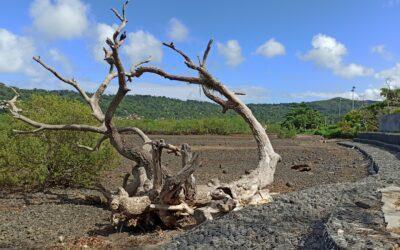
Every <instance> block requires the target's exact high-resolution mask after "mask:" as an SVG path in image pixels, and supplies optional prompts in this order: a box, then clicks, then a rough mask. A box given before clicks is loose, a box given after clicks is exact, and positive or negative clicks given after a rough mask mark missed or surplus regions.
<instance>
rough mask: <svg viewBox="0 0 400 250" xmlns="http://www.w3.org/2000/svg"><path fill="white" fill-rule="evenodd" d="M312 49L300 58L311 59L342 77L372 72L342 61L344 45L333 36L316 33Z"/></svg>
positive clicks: (365, 74)
mask: <svg viewBox="0 0 400 250" xmlns="http://www.w3.org/2000/svg"><path fill="white" fill-rule="evenodd" d="M311 45H312V47H313V48H312V49H311V50H310V51H308V52H307V53H306V54H305V55H302V59H304V60H308V61H313V62H314V63H315V64H317V65H319V66H321V67H325V68H328V69H331V70H333V73H334V74H336V75H339V76H341V77H344V78H353V77H359V76H368V75H371V74H373V72H374V71H373V69H370V68H365V67H364V66H362V65H359V64H355V63H350V64H345V63H343V57H344V56H345V55H346V54H347V49H346V47H345V46H344V45H343V44H342V43H340V42H338V41H336V39H335V38H333V37H330V36H327V35H323V34H318V35H316V36H314V37H313V39H312V42H311Z"/></svg>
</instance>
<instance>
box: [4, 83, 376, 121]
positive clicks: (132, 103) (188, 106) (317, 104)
mask: <svg viewBox="0 0 400 250" xmlns="http://www.w3.org/2000/svg"><path fill="white" fill-rule="evenodd" d="M18 92H19V93H20V94H21V98H22V99H24V98H27V97H29V96H30V95H31V94H33V93H42V94H44V93H52V94H56V95H60V96H65V97H69V98H74V99H80V97H79V95H78V94H77V93H76V92H73V91H69V90H54V91H46V90H40V89H33V90H27V89H18ZM12 96H13V92H12V91H11V90H10V89H9V88H8V87H6V86H5V85H4V84H1V85H0V100H4V99H9V98H11V97H12ZM112 97H113V96H112V95H105V96H104V97H103V101H102V106H107V105H108V103H109V102H110V101H111V100H112ZM371 103H372V102H371V101H366V102H364V103H362V102H360V101H356V102H355V107H356V108H359V107H361V106H362V105H369V104H371ZM306 104H307V105H308V106H309V107H310V108H312V109H316V110H318V111H320V112H321V113H322V114H323V115H324V116H326V117H327V122H334V121H337V120H338V118H339V104H340V105H341V115H344V114H346V113H347V112H349V111H350V110H351V108H352V101H351V100H349V99H343V98H341V101H340V99H339V98H333V99H330V100H323V101H314V102H307V103H306ZM293 105H295V103H280V104H249V105H248V106H249V108H250V109H251V110H252V111H253V112H254V114H255V116H256V117H257V118H258V119H259V120H260V121H262V122H281V121H282V120H283V117H284V116H285V115H286V113H287V112H288V111H289V110H290V108H291V107H292V106H293ZM132 114H135V115H138V116H140V117H142V118H144V119H197V118H207V117H216V116H222V115H223V114H221V108H220V106H218V105H215V104H213V103H210V102H203V101H193V100H187V101H182V100H178V99H173V98H168V97H156V96H148V95H128V96H126V98H125V99H124V101H123V102H122V103H121V105H120V106H119V107H118V110H117V116H119V117H127V116H129V115H132ZM225 115H231V116H233V115H235V114H234V113H233V112H228V114H225Z"/></svg>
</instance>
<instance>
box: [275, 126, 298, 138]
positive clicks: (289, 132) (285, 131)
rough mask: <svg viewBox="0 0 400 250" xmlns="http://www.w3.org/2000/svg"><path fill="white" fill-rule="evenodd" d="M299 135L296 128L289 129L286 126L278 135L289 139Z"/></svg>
mask: <svg viewBox="0 0 400 250" xmlns="http://www.w3.org/2000/svg"><path fill="white" fill-rule="evenodd" d="M296 135H297V131H296V130H295V129H288V128H285V127H282V128H281V130H279V132H278V134H277V136H278V138H280V139H284V138H286V139H288V138H290V139H291V138H295V137H296Z"/></svg>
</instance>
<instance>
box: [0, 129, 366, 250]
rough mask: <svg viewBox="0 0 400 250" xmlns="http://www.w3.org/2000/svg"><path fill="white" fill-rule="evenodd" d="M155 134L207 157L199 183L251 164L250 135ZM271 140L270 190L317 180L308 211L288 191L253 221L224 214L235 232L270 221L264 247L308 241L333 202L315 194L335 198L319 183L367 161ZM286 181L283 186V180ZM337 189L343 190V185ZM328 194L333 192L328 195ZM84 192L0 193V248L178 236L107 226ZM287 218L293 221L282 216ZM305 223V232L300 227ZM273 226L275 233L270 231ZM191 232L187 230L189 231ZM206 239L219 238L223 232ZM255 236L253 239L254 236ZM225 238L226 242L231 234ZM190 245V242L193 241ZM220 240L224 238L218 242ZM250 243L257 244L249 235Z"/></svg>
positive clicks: (114, 244) (115, 177)
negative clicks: (275, 156)
mask: <svg viewBox="0 0 400 250" xmlns="http://www.w3.org/2000/svg"><path fill="white" fill-rule="evenodd" d="M161 137H163V138H164V139H166V141H167V142H169V143H174V144H180V143H183V142H188V143H189V144H190V145H192V147H193V150H194V151H199V152H201V154H202V158H203V159H206V160H207V161H205V162H204V166H203V167H202V168H201V169H199V171H196V176H197V179H198V180H199V182H200V183H205V182H206V181H208V180H209V179H211V178H214V177H216V176H217V177H219V178H220V179H222V180H223V181H228V180H232V179H235V178H238V177H239V176H240V175H242V174H243V173H244V171H245V170H246V169H249V168H250V167H251V166H254V165H253V163H254V162H253V161H254V158H255V146H254V141H253V139H252V138H251V137H250V136H152V138H161ZM128 139H130V138H128ZM128 141H129V140H128ZM272 143H273V145H274V147H275V148H276V150H277V152H278V153H279V154H281V155H282V157H283V161H282V162H281V163H279V165H278V167H277V171H276V175H275V183H274V185H273V186H272V187H271V190H272V191H276V192H289V191H299V190H303V189H307V188H310V187H313V186H317V185H321V184H322V185H323V187H319V188H317V189H315V190H312V189H310V190H311V191H306V193H309V195H308V196H307V197H308V198H307V199H309V200H310V207H309V210H307V209H308V208H307V209H305V208H301V209H300V210H299V208H300V207H301V206H302V204H303V203H304V202H302V199H304V197H302V196H301V193H302V192H293V193H287V194H285V195H282V197H283V198H280V197H281V196H279V197H276V199H277V200H279V199H283V200H282V203H280V202H278V203H276V204H275V203H272V204H270V205H268V206H265V207H257V208H256V209H257V210H258V211H259V212H257V214H264V211H265V213H266V214H265V216H264V215H263V216H262V219H256V218H257V216H254V214H252V209H254V208H246V209H244V210H243V211H242V212H241V213H242V215H238V214H236V213H233V214H232V215H228V216H239V217H237V218H236V217H235V219H234V221H235V222H237V226H238V227H240V228H239V229H238V230H239V231H238V233H240V232H242V231H241V230H243V229H242V228H241V227H244V228H245V227H250V226H248V225H249V224H251V223H247V222H243V223H244V224H243V223H242V222H241V221H242V220H244V219H245V218H246V216H248V219H246V221H247V220H248V221H251V220H252V221H253V222H254V223H253V224H254V226H252V227H250V228H253V231H254V232H258V231H259V228H260V227H261V228H266V229H267V228H268V227H266V225H268V224H270V225H274V226H273V227H272V229H268V230H270V231H271V232H270V233H269V234H270V235H271V237H272V236H273V237H276V239H275V238H273V241H272V242H271V244H275V245H279V244H281V242H280V239H282V237H280V236H281V235H284V237H283V238H293V237H286V236H285V235H286V234H290V235H298V242H295V241H294V242H293V243H292V244H293V245H296V244H297V245H301V244H303V245H304V246H308V245H312V244H313V243H312V242H314V241H316V240H315V239H314V238H312V237H310V236H308V234H311V232H312V231H313V230H317V229H318V228H319V227H321V226H322V225H323V223H322V222H323V221H324V220H326V218H327V216H328V215H327V213H328V212H327V213H324V212H323V211H325V210H326V211H330V210H329V209H330V208H331V207H332V206H334V205H333V203H327V201H326V200H324V199H322V200H321V201H319V199H320V196H322V195H324V193H326V194H327V195H326V196H329V197H328V198H329V199H331V200H333V201H336V200H335V199H337V197H336V196H335V195H334V194H336V193H337V192H338V191H337V190H334V188H333V190H329V191H326V190H325V189H324V187H325V186H329V185H325V184H324V183H335V182H346V181H350V182H353V181H355V180H358V179H360V178H363V177H365V176H366V175H367V172H366V164H367V163H368V161H366V160H365V159H364V157H363V156H362V155H361V154H359V153H358V152H357V151H356V150H353V149H351V148H345V147H341V146H338V145H336V143H334V142H328V143H323V142H322V141H321V140H320V138H318V137H303V138H298V139H295V140H292V139H277V138H272ZM164 160H165V161H164V162H166V163H167V164H168V166H169V167H170V168H171V169H172V170H175V171H176V170H178V169H179V167H177V166H179V160H180V159H178V158H176V157H175V158H174V157H173V156H170V155H169V156H166V157H165V159H164ZM220 164H221V168H220V167H219V166H220ZM300 164H307V165H308V166H310V170H311V171H305V172H300V171H298V170H295V169H292V166H294V165H300ZM131 166H132V165H131V163H129V162H126V163H125V164H124V165H123V166H121V168H118V169H117V170H115V171H112V172H109V173H107V174H106V175H105V176H104V180H103V181H104V182H105V184H107V185H108V186H109V187H110V188H112V189H113V190H114V189H115V188H116V187H118V186H119V185H121V180H122V176H123V175H124V174H125V171H129V170H130V168H131ZM224 171H225V173H224ZM288 183H289V184H290V185H287V184H288ZM343 188H347V185H345V187H343ZM330 192H333V193H334V194H329V193H330ZM84 193H89V194H96V192H95V191H93V190H86V189H51V190H48V192H46V193H33V194H22V193H14V194H10V193H7V192H3V193H2V192H1V191H0V248H43V247H58V248H64V247H75V248H76V247H84V246H85V245H86V246H89V247H92V248H104V247H107V248H114V249H121V248H129V247H133V246H155V247H158V245H159V244H160V243H162V242H165V241H168V240H169V239H170V237H171V236H174V235H177V234H180V233H182V231H178V230H174V231H163V230H160V229H158V230H157V229H156V230H154V231H152V232H144V231H141V230H140V229H138V230H137V231H135V232H124V231H122V232H121V231H120V229H118V228H117V229H116V228H112V227H110V223H109V216H110V212H109V211H108V210H107V209H106V208H104V207H101V206H96V205H94V204H93V203H91V202H90V201H88V200H85V199H84V198H83V197H84V195H83V194H84ZM285 197H286V198H285ZM311 201H312V202H311ZM333 201H332V202H333ZM269 206H276V209H277V210H278V211H282V214H281V217H275V218H274V217H273V216H272V217H271V216H269V214H274V212H273V210H275V208H272V209H271V208H268V207H269ZM286 206H287V207H286ZM246 211H247V212H246ZM292 216H295V217H292ZM314 216H316V217H315V219H314V220H313V221H312V222H311V224H312V225H311V224H310V223H308V222H307V221H308V218H314ZM286 217H288V218H292V219H289V220H286V219H285V218H286ZM263 220H264V221H265V222H263ZM218 221H219V220H217V221H215V222H212V223H211V225H215V226H214V227H215V230H211V231H210V235H214V234H215V235H218V232H217V231H218V230H220V229H218V227H219V226H218ZM266 222H267V223H266ZM206 225H208V224H205V225H201V226H200V227H198V229H196V230H200V229H201V228H204V227H205V226H206ZM289 225H292V227H291V228H292V229H291V230H289V231H286V232H282V233H283V234H279V232H280V231H279V230H278V228H280V227H282V228H285V229H287V228H288V226H289ZM224 226H228V225H224ZM235 227H236V226H235V225H234V226H232V228H235ZM307 228H308V230H309V231H307V230H306V229H307ZM310 230H311V231H310ZM275 231H276V232H277V233H274V232H275ZM228 232H229V231H228ZM222 233H226V232H222ZM233 233H234V232H233ZM190 234H191V233H190V232H189V234H188V235H190ZM207 235H208V234H205V236H204V237H205V239H204V240H202V239H198V240H199V241H201V242H202V243H204V245H198V246H204V247H206V248H207V247H209V246H210V245H209V244H210V242H208V240H207V239H208V238H207V237H208V236H207ZM235 235H236V233H235ZM260 235H263V234H260ZM229 236H231V235H229ZM185 237H187V236H182V239H184V238H185ZM213 237H214V238H215V237H216V239H217V238H218V239H220V238H223V237H222V236H221V237H219V236H213ZM235 237H236V236H235ZM237 237H238V240H240V239H242V240H245V238H246V237H247V236H246V234H245V236H243V237H242V238H241V237H240V236H237ZM252 237H253V236H252ZM254 237H256V238H257V239H260V237H261V236H259V237H258V236H254ZM301 237H306V238H305V239H307V240H304V242H303V243H301V239H302V238H301ZM227 239H232V237H228V238H227ZM177 240H178V239H177ZM265 240H267V238H266V239H265ZM178 241H179V240H178ZM193 242H194V244H195V243H196V242H197V241H196V240H195V241H193ZM221 242H224V240H223V239H221ZM254 242H255V243H257V242H260V241H258V240H255V241H254ZM299 242H300V243H299ZM316 242H318V241H316ZM316 244H317V243H316ZM228 245H229V244H228ZM228 245H227V246H228ZM171 246H175V245H171ZM271 246H272V245H271Z"/></svg>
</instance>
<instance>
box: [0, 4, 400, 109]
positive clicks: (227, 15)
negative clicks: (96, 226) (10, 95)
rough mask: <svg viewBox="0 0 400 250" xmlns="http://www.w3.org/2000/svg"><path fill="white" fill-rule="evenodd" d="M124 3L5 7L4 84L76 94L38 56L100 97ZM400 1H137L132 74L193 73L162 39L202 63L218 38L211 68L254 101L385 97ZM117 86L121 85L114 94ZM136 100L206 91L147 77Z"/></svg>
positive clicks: (398, 77) (398, 50)
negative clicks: (106, 52)
mask: <svg viewBox="0 0 400 250" xmlns="http://www.w3.org/2000/svg"><path fill="white" fill-rule="evenodd" d="M121 3H122V1H117V0H104V1H92V0H34V1H28V0H19V1H4V3H3V4H2V8H1V9H0V81H1V82H5V83H6V84H9V85H13V86H18V87H23V88H45V89H60V88H68V86H65V85H63V84H62V83H61V82H59V81H57V80H55V79H54V78H53V77H51V75H49V74H48V72H46V71H45V70H44V69H43V68H41V67H40V66H38V65H36V64H35V63H34V62H33V61H32V60H31V57H32V56H33V55H40V56H41V58H42V59H43V60H44V61H45V62H46V63H47V64H49V65H52V66H54V68H56V69H57V70H58V71H59V72H60V73H62V74H63V75H65V76H67V77H74V78H75V79H77V80H78V81H79V82H80V83H81V85H82V86H84V88H85V89H87V90H88V91H92V90H93V89H94V88H95V86H97V85H98V83H99V82H100V81H101V80H102V78H103V77H104V76H105V74H106V73H107V70H108V69H107V65H106V64H105V63H104V62H103V61H102V57H101V56H102V51H101V47H102V46H103V44H104V39H105V37H107V36H108V35H109V33H110V32H111V31H112V25H113V24H115V23H117V20H116V18H115V17H114V16H113V15H112V13H111V11H110V8H111V7H115V8H118V9H119V8H120V6H121ZM399 14H400V0H336V1H326V0H296V1H294V0H279V1H278V0H273V1H270V0H268V1H267V0H257V1H256V0H250V1H232V0H219V1H215V0H202V1H192V0H186V1H183V0H169V1H161V0H157V1H156V0H135V1H131V2H130V4H129V5H128V8H127V17H128V19H129V23H128V25H127V33H128V39H127V41H126V44H125V46H124V47H123V48H122V55H123V59H124V62H125V64H126V65H127V67H129V65H131V64H132V63H134V62H135V61H137V60H140V59H141V58H144V57H147V56H149V55H151V56H152V60H153V62H152V63H153V64H154V65H156V66H158V67H162V68H164V69H165V70H167V71H169V72H171V73H180V74H193V73H194V72H191V71H190V70H188V69H186V68H185V66H184V64H183V63H182V60H181V58H179V57H178V56H176V54H174V53H172V51H169V50H168V49H167V48H163V47H162V46H161V45H160V43H161V42H162V41H167V42H169V41H174V43H175V44H176V46H177V47H179V48H181V49H182V50H184V51H186V52H187V54H189V55H191V56H192V57H193V58H195V57H196V56H197V55H199V54H201V53H202V51H203V50H204V47H205V45H206V44H207V41H208V39H209V38H214V40H215V44H214V47H213V49H212V52H211V55H210V58H209V63H208V68H209V71H210V72H212V73H213V75H214V76H215V77H217V78H218V79H220V80H221V81H222V82H224V83H225V84H226V85H227V86H229V87H230V88H232V89H233V90H240V91H244V92H246V93H247V95H246V96H245V97H243V98H244V100H245V101H246V102H257V103H278V102H293V101H309V100H318V99H327V98H332V97H335V96H343V97H350V96H351V94H350V92H349V90H350V89H351V87H352V86H356V91H357V94H356V97H357V98H358V99H378V98H379V88H381V87H382V86H384V85H385V81H386V79H389V84H390V85H391V86H394V87H400V47H399V44H400V34H399V31H398V27H400V15H399ZM115 89H116V83H114V84H113V85H112V86H111V88H110V89H109V93H112V92H113V90H115ZM131 89H132V94H153V95H164V96H169V97H176V98H180V99H204V97H203V96H201V95H200V91H199V88H198V87H196V86H189V85H187V84H182V83H176V82H170V81H167V80H163V79H160V78H158V77H155V76H144V77H142V78H140V79H137V80H136V82H135V83H133V84H132V86H131Z"/></svg>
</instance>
